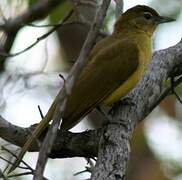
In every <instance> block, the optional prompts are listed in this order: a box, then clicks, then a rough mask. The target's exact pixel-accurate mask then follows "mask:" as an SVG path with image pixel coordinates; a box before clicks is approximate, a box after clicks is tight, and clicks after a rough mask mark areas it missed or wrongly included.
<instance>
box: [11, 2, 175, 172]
mask: <svg viewBox="0 0 182 180" xmlns="http://www.w3.org/2000/svg"><path fill="white" fill-rule="evenodd" d="M170 21H173V19H172V18H168V17H163V16H160V15H159V14H158V13H157V12H156V11H155V10H154V9H152V8H150V7H148V6H141V5H138V6H135V7H133V8H131V9H129V10H127V11H126V12H125V13H124V14H122V15H121V17H120V18H119V19H118V20H117V21H116V23H115V25H114V31H113V33H112V34H111V35H110V36H109V37H107V38H105V39H103V40H101V41H100V42H99V43H97V44H96V45H95V47H94V48H93V50H92V51H91V53H90V55H89V57H88V61H87V64H86V66H85V67H84V69H83V70H82V72H81V74H80V77H79V78H78V80H77V81H76V83H75V85H74V87H73V89H72V92H71V94H70V95H69V96H68V101H67V105H66V109H65V111H64V114H63V117H62V124H61V129H63V130H68V129H70V128H72V127H73V126H75V125H76V124H77V123H78V122H79V121H80V120H81V119H82V118H83V117H84V116H86V115H87V114H88V113H89V112H91V111H92V110H93V109H94V108H96V107H101V106H107V105H112V104H113V103H114V102H116V101H118V100H120V98H121V97H123V96H125V95H126V94H127V93H128V92H129V91H130V90H132V89H133V88H134V87H135V86H136V84H137V83H138V81H139V80H140V79H141V77H142V75H143V73H144V72H145V70H146V68H147V67H148V64H149V63H150V60H151V54H152V47H151V44H152V43H151V40H152V34H153V32H154V31H155V29H156V27H157V25H159V24H161V23H165V22H170ZM60 93H61V92H60ZM56 105H57V98H56V99H55V100H54V102H53V104H52V105H51V107H50V109H49V110H48V112H47V114H46V116H45V117H44V118H43V119H42V121H41V122H40V123H39V124H38V126H37V127H36V129H35V131H34V132H33V135H32V136H31V137H30V138H29V139H28V141H27V142H26V143H25V145H24V147H23V148H22V151H21V153H20V155H19V157H18V158H17V160H16V162H15V163H14V165H13V166H12V167H11V171H12V170H14V169H15V168H16V167H17V165H18V164H19V162H20V160H21V158H22V157H23V155H24V154H25V152H26V151H27V150H28V148H29V147H30V146H31V145H32V143H33V142H34V141H35V139H36V138H38V137H39V136H40V134H41V133H42V132H43V130H44V129H45V128H46V127H47V126H48V124H49V122H50V121H51V120H52V117H53V114H54V111H55V108H56Z"/></svg>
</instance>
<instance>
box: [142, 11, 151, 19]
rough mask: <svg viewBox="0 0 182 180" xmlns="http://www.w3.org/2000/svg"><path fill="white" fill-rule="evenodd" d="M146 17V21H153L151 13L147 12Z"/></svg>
mask: <svg viewBox="0 0 182 180" xmlns="http://www.w3.org/2000/svg"><path fill="white" fill-rule="evenodd" d="M144 17H145V19H147V20H148V19H151V18H152V14H151V13H149V12H145V13H144Z"/></svg>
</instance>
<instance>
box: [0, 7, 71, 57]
mask: <svg viewBox="0 0 182 180" xmlns="http://www.w3.org/2000/svg"><path fill="white" fill-rule="evenodd" d="M72 13H73V10H71V11H70V12H69V13H68V14H67V15H66V17H65V18H64V19H63V21H62V22H61V23H59V24H57V25H55V26H54V27H53V28H52V29H51V30H49V31H48V32H47V33H45V34H43V35H42V36H40V37H38V38H37V40H36V41H35V42H34V43H32V44H31V45H29V46H28V47H26V48H25V49H23V50H21V51H19V52H17V53H13V54H10V53H6V52H0V56H4V57H13V56H18V55H20V54H22V53H24V52H26V51H28V50H30V49H31V48H32V47H34V46H35V45H36V44H38V43H39V42H40V41H42V40H44V39H45V38H47V37H48V36H49V35H50V34H52V33H53V32H55V31H56V30H57V29H58V28H60V27H61V26H62V25H64V23H65V22H66V21H67V19H68V18H69V17H70V16H71V15H72Z"/></svg>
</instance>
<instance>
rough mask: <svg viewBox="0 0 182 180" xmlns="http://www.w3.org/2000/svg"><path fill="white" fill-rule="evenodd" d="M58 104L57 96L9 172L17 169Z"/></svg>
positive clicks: (50, 118)
mask: <svg viewBox="0 0 182 180" xmlns="http://www.w3.org/2000/svg"><path fill="white" fill-rule="evenodd" d="M56 104H57V97H56V98H55V100H54V102H53V103H52V105H51V107H50V108H49V110H48V112H47V114H46V115H45V117H44V118H43V119H42V120H41V121H40V123H39V124H38V126H37V127H36V128H35V130H34V131H33V132H32V135H31V136H30V137H29V138H28V140H27V141H26V142H25V144H24V146H23V147H22V149H21V152H20V154H19V155H18V157H17V159H16V160H15V162H14V163H13V165H12V166H11V168H10V170H9V173H10V172H12V171H13V170H15V169H16V167H17V166H18V165H19V164H20V162H21V160H22V158H23V156H24V155H25V153H26V151H27V150H28V149H29V148H30V146H31V145H32V144H33V143H34V142H35V141H36V140H37V139H38V137H39V136H40V135H41V133H42V132H43V131H44V130H45V128H46V127H47V126H48V124H49V122H50V121H51V120H52V117H53V114H54V111H55V109H56Z"/></svg>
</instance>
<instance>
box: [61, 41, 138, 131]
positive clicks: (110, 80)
mask: <svg viewBox="0 0 182 180" xmlns="http://www.w3.org/2000/svg"><path fill="white" fill-rule="evenodd" d="M93 51H95V50H93ZM96 54H97V55H96V56H95V57H94V56H93V55H92V56H91V57H92V59H90V60H89V61H88V64H87V65H86V67H85V68H84V69H83V71H82V73H81V75H80V78H79V79H78V81H77V82H76V84H75V86H74V87H73V90H72V93H71V95H70V96H69V99H68V103H67V106H66V110H65V112H64V116H63V122H62V128H63V129H70V128H72V127H73V126H74V125H75V124H77V123H78V122H79V121H80V119H81V118H82V117H83V116H85V115H86V114H88V113H89V112H90V111H92V110H93V109H94V108H95V107H97V106H98V105H99V104H100V103H101V102H102V101H103V100H104V99H105V98H106V97H108V96H109V95H110V94H111V93H112V92H114V91H115V90H116V89H117V88H118V87H119V86H120V85H121V84H122V83H123V82H125V81H126V80H127V79H128V78H129V77H130V76H131V75H132V74H133V73H134V72H135V70H136V69H137V67H138V64H139V63H138V59H139V50H138V48H137V46H136V45H135V44H133V43H129V42H127V41H121V40H118V41H117V42H115V43H113V44H110V45H109V46H106V45H105V46H104V47H103V49H102V50H100V51H99V52H97V53H96ZM93 57H94V58H93Z"/></svg>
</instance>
